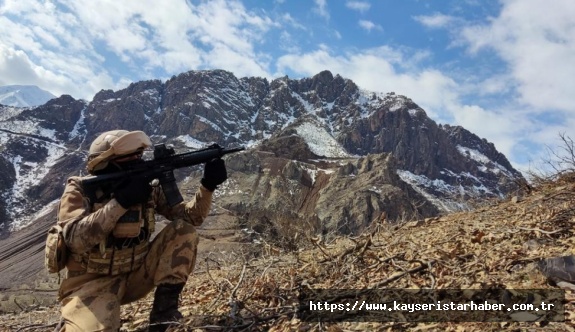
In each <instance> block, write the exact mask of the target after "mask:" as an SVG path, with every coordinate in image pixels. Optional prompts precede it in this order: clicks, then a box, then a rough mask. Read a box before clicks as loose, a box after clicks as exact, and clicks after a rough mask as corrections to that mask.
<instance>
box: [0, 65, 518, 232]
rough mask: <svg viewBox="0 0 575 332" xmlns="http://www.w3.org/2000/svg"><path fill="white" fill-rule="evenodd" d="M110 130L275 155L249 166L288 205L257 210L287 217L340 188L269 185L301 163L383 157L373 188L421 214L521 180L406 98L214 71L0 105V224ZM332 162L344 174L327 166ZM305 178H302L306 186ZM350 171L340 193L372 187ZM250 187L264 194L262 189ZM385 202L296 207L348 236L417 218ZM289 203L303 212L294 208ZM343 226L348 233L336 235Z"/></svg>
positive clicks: (333, 81) (339, 83) (22, 218)
mask: <svg viewBox="0 0 575 332" xmlns="http://www.w3.org/2000/svg"><path fill="white" fill-rule="evenodd" d="M118 128H123V129H127V130H144V131H146V132H147V133H148V134H149V135H150V136H151V137H152V139H153V140H154V141H155V142H157V143H158V142H165V143H169V144H174V145H175V146H176V147H177V148H179V149H189V148H197V147H200V146H204V145H207V144H209V143H212V142H217V143H219V144H221V145H224V146H227V145H246V146H247V147H248V148H251V150H250V151H252V152H253V151H255V150H257V151H267V152H270V153H273V156H274V158H276V159H274V160H275V161H273V162H272V161H271V160H273V158H271V157H266V158H265V159H264V160H260V159H257V158H256V161H253V163H255V165H257V166H258V169H260V171H261V169H266V167H268V168H269V167H271V166H269V165H270V163H271V164H274V163H275V164H277V165H276V166H274V167H271V168H269V169H274V172H272V173H270V174H269V175H266V176H271V177H272V178H269V179H266V180H265V181H263V182H262V183H267V186H269V187H270V188H276V187H273V186H274V185H276V186H278V187H277V188H278V189H277V190H278V193H279V192H280V191H282V190H286V191H285V192H284V193H283V195H284V196H285V197H284V196H282V195H279V194H277V195H275V196H273V197H271V198H270V197H268V196H265V197H266V200H268V201H270V205H268V206H263V208H267V209H273V208H275V207H276V206H282V204H283V203H284V201H286V199H287V201H291V202H292V203H293V204H294V205H293V208H295V210H293V209H290V211H292V212H294V211H295V212H294V213H296V214H297V213H299V212H298V211H299V209H300V208H301V205H302V204H303V205H306V206H308V207H309V206H314V208H316V209H319V207H318V206H316V205H313V204H311V205H310V204H309V203H307V201H308V200H309V197H310V196H308V194H309V193H310V192H311V191H313V190H315V193H316V194H315V195H317V197H318V201H317V202H321V200H322V199H324V198H326V197H329V195H328V193H327V191H326V190H327V189H326V188H328V187H329V188H332V189H333V190H334V192H340V191H341V190H335V189H334V188H336V187H337V186H336V184H335V183H336V182H337V181H335V178H336V177H335V176H334V175H332V174H330V175H325V174H324V175H321V176H319V177H316V178H314V179H315V180H316V181H317V180H319V179H323V178H322V177H325V179H324V180H322V181H324V182H325V186H326V187H325V188H322V189H321V190H319V189H318V188H315V189H313V190H312V188H314V186H313V185H310V184H309V183H308V182H310V181H311V180H310V179H305V177H304V178H302V179H303V180H302V179H300V180H298V181H299V184H298V185H297V186H302V187H301V188H299V187H298V188H299V189H300V190H297V191H291V192H290V191H289V190H290V188H289V186H287V187H286V186H283V187H282V186H280V185H278V183H282V181H284V180H280V179H279V178H277V179H276V178H274V177H281V179H283V177H285V174H286V173H285V172H288V173H289V172H291V173H293V172H296V170H297V169H298V167H304V166H301V165H313V166H314V167H319V166H318V165H320V166H321V165H323V166H326V165H329V167H331V168H330V169H331V170H332V171H333V172H335V174H340V172H344V171H340V169H350V168H354V167H355V168H357V169H361V167H360V165H359V163H361V162H363V161H362V160H363V159H362V158H368V159H369V158H376V157H374V156H378V155H381V156H384V155H385V156H386V157H385V158H384V159H385V160H387V159H389V160H393V162H384V161H383V160H384V159H381V160H380V159H377V158H376V159H374V160H376V162H375V164H376V165H380V166H378V167H376V168H382V169H384V168H385V169H386V171H385V172H386V174H387V175H386V176H383V175H381V179H382V180H381V181H379V180H378V181H379V182H378V185H377V186H378V188H376V189H375V190H376V191H377V190H381V189H380V188H379V187H383V186H385V185H387V184H388V183H387V182H386V181H391V182H390V183H391V185H392V186H394V188H400V189H399V190H400V191H402V192H403V193H404V194H405V195H404V196H401V195H399V196H397V197H403V198H406V199H411V198H412V197H413V195H412V193H410V194H406V192H407V191H406V190H408V189H409V190H410V191H415V192H416V193H417V194H418V195H419V197H420V198H421V197H423V198H421V199H423V200H425V201H426V202H427V203H429V204H432V205H433V206H434V208H433V209H431V208H429V209H425V210H426V211H427V212H425V213H438V212H439V211H447V210H450V209H456V208H461V207H464V206H465V205H464V204H465V201H466V200H467V199H469V198H472V197H485V196H491V197H502V196H503V195H505V194H507V193H509V192H510V191H512V190H514V188H515V186H514V183H515V182H514V181H515V179H517V178H520V177H521V174H520V173H519V172H517V171H516V170H514V169H513V168H512V167H511V165H510V163H509V162H508V161H507V159H506V158H505V157H504V156H503V155H501V154H500V153H499V152H497V151H496V150H495V148H494V146H493V144H491V143H489V142H487V141H485V140H483V139H480V138H479V137H477V136H476V135H474V134H472V133H470V132H468V131H466V130H465V129H463V128H461V127H451V126H447V125H438V124H436V123H435V122H434V121H433V120H431V119H430V118H429V117H427V115H426V114H425V111H424V110H423V109H421V108H420V107H419V106H418V105H417V104H415V103H414V102H413V101H412V100H410V99H409V98H407V97H404V96H399V95H395V94H394V93H388V94H380V93H374V92H368V91H363V90H361V89H360V88H359V87H357V85H356V84H355V83H354V82H352V81H351V80H348V79H345V78H343V77H341V76H340V75H333V74H332V73H331V72H329V71H323V72H321V73H319V74H317V75H315V76H313V77H309V78H303V79H298V80H294V79H289V78H288V77H282V78H278V79H275V80H273V81H271V82H268V81H267V80H266V79H263V78H257V77H249V78H236V77H235V76H234V75H233V74H232V73H230V72H226V71H223V70H208V71H191V72H187V73H182V74H180V75H177V76H174V77H172V78H171V79H169V80H167V81H166V82H162V81H160V80H150V81H142V82H135V83H132V84H130V85H129V86H128V87H127V88H126V89H122V90H119V91H111V90H103V91H100V92H99V93H98V94H96V96H94V99H93V100H92V101H91V102H89V103H88V102H85V101H81V100H74V99H73V98H72V97H70V96H66V95H64V96H61V97H60V98H56V99H53V100H51V101H50V102H48V103H46V104H45V105H42V106H40V107H36V108H27V109H19V108H7V107H2V108H1V109H0V137H1V138H2V141H1V142H0V149H1V150H2V158H1V160H0V168H1V169H0V171H1V172H0V173H1V174H3V175H2V176H1V177H0V181H2V183H5V184H6V186H4V187H2V188H0V195H1V196H2V198H4V199H3V201H4V203H2V204H4V205H3V206H0V207H1V208H2V209H0V215H1V214H3V215H5V216H7V218H4V219H3V220H4V223H5V224H8V223H13V222H14V221H16V223H19V222H26V220H28V221H29V220H30V216H31V215H33V214H34V213H36V212H37V211H38V209H39V208H40V207H41V206H44V205H45V204H47V203H49V202H52V201H54V200H56V199H57V198H58V197H59V195H60V191H61V187H62V185H63V180H58V178H59V177H66V176H69V175H70V174H80V173H81V172H82V170H83V168H84V164H83V163H84V161H83V159H84V158H85V150H86V149H87V148H88V146H89V144H90V142H91V141H92V140H93V139H94V138H95V137H96V136H97V135H98V134H99V133H101V132H103V131H106V130H111V129H118ZM254 149H255V150H254ZM254 153H255V152H254ZM370 155H373V156H371V157H370ZM382 158H383V157H382ZM386 158H387V159H386ZM295 161H297V162H295ZM340 162H341V163H343V164H344V165H347V166H341V167H339V166H335V165H336V164H338V163H340ZM322 163H323V164H322ZM275 164H274V165H275ZM348 164H349V165H348ZM279 165H282V166H281V167H288V165H291V166H289V167H288V169H287V170H285V172H284V171H279V170H280V168H278V167H280V166H279ZM350 165H351V166H350ZM323 166H321V167H323ZM305 167H311V166H305ZM321 167H320V168H321ZM281 169H283V168H281ZM381 171H382V172H383V170H381ZM302 172H303V171H302ZM314 172H316V173H318V172H319V173H321V171H319V170H314V171H312V173H314ZM296 173H297V172H296ZM312 173H310V172H307V171H306V172H303V173H302V174H308V175H307V177H309V178H312V176H311V174H312ZM319 173H318V174H319ZM324 173H325V172H324ZM368 173H369V172H368ZM391 173H394V174H395V176H393V177H392V176H391V175H390V174H391ZM258 174H259V173H258ZM314 174H315V173H314ZM358 174H359V173H358ZM358 174H355V176H348V177H347V178H345V177H342V178H341V179H340V180H338V181H341V182H342V184H340V185H339V186H340V187H341V188H353V190H355V191H358V190H360V188H361V187H362V185H368V182H369V181H371V180H373V179H372V178H370V177H369V176H367V175H366V178H367V179H369V180H365V181H366V182H365V183H363V184H362V185H359V183H362V182H361V181H360V179H361V176H358ZM362 174H363V173H362ZM366 174H367V173H366ZM250 176H256V174H252V175H250ZM257 176H258V177H259V176H260V175H257ZM184 177H185V176H180V177H179V178H184ZM288 178H289V177H288ZM327 179H329V181H328V180H327ZM383 179H384V180H383ZM261 180H262V179H261V178H259V181H261ZM291 180H293V181H295V179H291ZM394 181H395V182H394ZM294 183H295V182H294ZM310 183H312V184H313V183H314V181H311V182H310ZM256 187H257V186H256ZM304 187H305V188H307V189H305V190H304ZM256 189H257V190H256ZM292 189H293V188H292ZM254 190H256V191H257V192H261V193H262V194H265V193H266V191H264V190H263V189H262V188H259V189H258V188H255V189H254ZM348 190H350V191H351V189H348ZM454 197H455V198H454ZM238 199H239V198H238ZM274 199H277V200H279V201H278V202H273V200H274ZM334 199H335V198H334ZM385 199H388V200H389V202H391V201H393V200H391V199H390V198H389V197H387V196H386V197H385V198H382V197H379V198H376V199H375V198H373V195H367V194H357V195H355V196H354V197H349V198H348V201H351V202H354V203H353V204H351V205H353V206H360V207H361V208H359V207H358V209H359V210H358V211H352V210H350V208H349V207H346V208H343V207H342V208H340V209H338V210H337V211H338V212H331V213H332V214H331V215H328V214H325V215H324V214H322V213H319V212H320V211H314V210H313V209H311V208H310V209H307V210H305V211H306V215H307V214H309V215H310V216H313V218H316V217H317V218H319V223H320V224H329V225H332V226H333V227H339V228H340V229H342V230H343V229H346V230H347V231H354V230H355V229H357V227H359V226H358V225H361V226H362V227H363V226H365V224H366V223H367V221H366V220H368V219H373V218H372V217H373V215H374V213H378V212H380V211H381V210H382V209H384V206H387V207H385V209H389V208H390V207H391V206H393V207H395V208H396V209H397V213H395V212H392V213H390V215H395V214H397V215H400V214H401V213H402V212H401V211H403V212H404V213H412V212H414V211H411V210H409V206H408V205H409V204H399V202H398V201H393V202H394V203H393V204H391V203H390V204H387V203H386V204H387V205H386V204H383V203H382V201H383V200H385ZM304 201H305V202H306V203H305V204H304V203H302V202H304ZM376 201H377V202H376ZM296 202H297V203H298V204H299V205H300V206H299V207H297V208H296V205H297V204H295V203H296ZM364 202H371V203H365V204H364ZM389 202H388V203H389ZM427 203H426V204H427ZM274 204H275V205H274ZM318 204H319V203H318ZM236 205H238V206H239V203H238V204H236ZM255 206H256V205H254V207H255ZM257 208H258V209H260V207H259V205H258V207H257ZM404 209H407V210H404ZM418 213H423V212H422V211H419V212H418ZM336 215H337V216H339V217H337V216H336ZM360 215H361V216H360ZM310 218H311V217H310ZM338 218H339V219H338ZM350 218H353V219H355V221H354V223H355V224H357V225H355V226H353V227H349V228H348V229H347V228H345V227H343V228H342V227H340V226H341V225H342V223H345V221H344V220H346V219H350ZM336 219H338V220H336ZM363 219H365V220H363ZM357 220H362V221H357ZM332 226H330V227H332Z"/></svg>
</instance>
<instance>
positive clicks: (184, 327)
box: [4, 177, 575, 331]
mask: <svg viewBox="0 0 575 332" xmlns="http://www.w3.org/2000/svg"><path fill="white" fill-rule="evenodd" d="M574 223H575V181H574V180H573V177H563V178H559V179H557V180H555V181H553V182H547V183H545V184H542V185H540V186H539V187H537V188H532V190H531V192H530V194H528V195H526V196H523V197H517V198H515V199H513V200H508V201H505V202H499V203H492V205H490V206H483V207H480V208H478V209H476V210H473V211H469V212H460V213H454V214H450V215H446V216H442V217H436V218H428V219H425V220H414V221H409V222H408V221H406V222H402V223H399V224H395V225H390V224H388V223H386V222H385V220H377V221H375V222H374V224H373V225H372V227H371V228H370V230H369V231H367V232H365V233H364V234H363V235H361V236H358V237H337V238H335V239H334V240H331V241H326V240H325V239H324V238H322V237H303V239H304V240H302V241H307V242H308V244H307V246H308V247H309V248H307V249H302V250H292V251H284V249H283V248H281V247H277V246H274V245H273V244H270V243H267V244H262V245H261V247H260V249H259V250H261V255H259V256H258V257H256V258H254V257H253V255H245V254H243V253H241V252H238V253H235V254H231V255H229V256H227V257H226V258H222V257H220V258H217V259H216V258H212V257H211V256H208V257H206V258H205V259H204V260H203V261H201V262H198V266H197V268H196V272H195V274H194V276H193V277H192V278H191V279H190V280H189V282H188V284H187V285H186V288H185V290H184V294H183V296H182V299H181V310H182V313H183V314H184V317H185V319H184V321H183V322H181V323H180V324H181V325H180V326H179V327H178V328H176V329H175V330H176V331H365V330H370V331H391V330H412V331H419V330H428V331H500V330H509V331H517V330H530V331H537V330H554V331H572V330H575V320H574V319H575V314H574V312H573V301H574V300H575V294H574V293H573V292H572V291H571V290H567V295H566V296H567V306H566V308H567V310H566V321H565V322H561V323H548V322H537V323H517V322H515V323H512V322H500V323H474V322H470V323H449V322H448V323H416V322H381V323H379V322H345V323H319V322H316V323H310V322H303V321H301V320H299V319H297V317H296V310H297V306H298V298H297V295H298V290H299V289H300V287H302V286H303V287H310V288H313V289H316V288H330V289H350V288H352V289H361V288H432V289H469V288H481V289H488V288H508V289H555V288H556V286H554V285H551V284H550V283H549V282H548V281H547V280H546V279H545V278H544V277H543V276H542V275H541V273H540V272H539V271H538V270H537V268H536V264H535V263H536V262H537V261H538V260H540V259H541V258H545V257H555V256H562V255H570V254H572V253H573V248H574V247H575V237H574V236H573V235H574V234H573V232H574V231H573V230H574V228H573V226H574ZM151 301H152V299H151V296H149V297H148V298H146V299H144V300H141V301H138V302H136V303H133V304H130V305H127V306H124V307H123V309H122V317H123V327H122V331H145V330H146V327H147V318H148V314H149V310H150V306H151ZM35 309H36V310H43V311H42V312H38V311H30V312H23V313H20V314H18V315H11V316H5V317H4V318H6V320H4V321H5V322H6V323H4V324H8V325H7V326H9V330H10V331H17V330H19V329H20V330H21V331H50V330H52V327H51V326H52V325H51V324H53V323H54V319H55V318H54V317H56V316H55V315H57V313H56V310H57V308H56V307H50V308H35ZM38 324H40V325H38Z"/></svg>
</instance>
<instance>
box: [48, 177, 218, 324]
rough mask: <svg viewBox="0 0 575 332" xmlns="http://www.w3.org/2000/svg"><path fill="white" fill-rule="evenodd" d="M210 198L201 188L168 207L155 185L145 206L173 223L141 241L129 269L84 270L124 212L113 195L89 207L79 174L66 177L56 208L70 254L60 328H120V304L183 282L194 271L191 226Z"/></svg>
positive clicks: (198, 222)
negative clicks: (141, 253) (140, 250)
mask: <svg viewBox="0 0 575 332" xmlns="http://www.w3.org/2000/svg"><path fill="white" fill-rule="evenodd" d="M211 200H212V193H211V192H210V191H208V190H207V189H205V188H204V187H203V186H202V187H200V189H199V190H198V192H197V193H196V195H195V198H194V199H192V200H191V201H190V202H188V203H180V204H178V205H176V206H174V207H172V208H169V207H168V205H167V204H166V202H165V198H164V195H163V193H162V191H161V189H160V188H159V187H155V188H154V189H153V193H152V195H151V198H150V200H149V201H148V203H147V204H146V210H149V209H151V208H153V209H154V210H155V211H156V212H158V213H159V214H161V215H163V216H164V217H166V218H167V219H169V220H173V221H172V222H171V223H169V224H168V225H167V226H166V227H165V228H164V229H163V230H162V231H161V232H159V233H158V235H157V236H156V237H155V238H154V240H153V241H152V242H151V243H149V245H144V246H146V247H147V248H146V250H145V254H144V256H143V259H141V261H140V262H138V261H136V262H134V263H135V265H136V266H133V270H132V271H130V272H125V273H118V274H116V275H110V274H109V273H107V274H104V273H106V272H108V271H100V272H104V273H103V274H99V273H88V272H87V265H88V264H89V262H88V260H89V258H90V256H91V255H92V256H96V257H97V256H98V255H100V249H99V248H98V244H99V243H101V242H102V241H105V240H106V239H107V238H108V236H109V234H110V233H111V232H112V230H113V229H114V227H115V225H116V221H117V220H118V219H119V218H120V217H121V216H122V215H123V214H125V213H126V211H127V210H126V209H124V208H123V207H122V206H121V205H119V204H118V202H116V200H115V199H111V200H108V201H107V202H106V203H105V204H104V205H103V206H102V207H101V208H100V209H98V210H97V211H92V207H91V206H90V204H89V202H88V201H87V199H86V198H85V197H84V194H83V191H82V188H81V186H80V184H79V178H74V177H73V178H70V179H69V180H68V183H67V185H66V189H65V191H64V194H63V196H62V200H61V203H60V209H59V212H58V223H59V224H60V225H61V226H62V227H63V229H64V236H65V239H66V244H67V245H68V248H69V250H70V252H71V255H70V256H71V257H70V258H69V259H68V263H67V265H66V266H67V268H68V275H67V278H66V279H65V280H64V281H63V282H62V284H61V286H60V292H59V297H60V301H61V303H62V318H63V319H64V322H65V330H63V331H67V332H69V331H116V330H118V329H119V327H120V305H121V304H125V303H129V302H132V301H135V300H138V299H140V298H142V297H144V296H146V295H147V294H148V293H149V292H150V291H151V290H152V289H153V288H154V287H155V286H156V285H158V284H161V283H167V284H177V283H185V282H186V280H187V278H188V276H189V275H190V274H191V273H192V271H193V268H194V263H195V257H196V249H197V245H198V235H197V233H196V230H195V228H194V226H199V225H201V224H202V222H203V221H204V219H205V218H206V216H207V215H208V212H209V210H210V206H211ZM147 217H151V216H150V215H148V216H147ZM146 237H148V238H145V239H144V241H145V243H148V240H149V234H147V236H146ZM107 250H109V248H108V249H107ZM124 250H125V249H124ZM128 250H133V249H128ZM101 265H104V264H101ZM91 272H92V271H91Z"/></svg>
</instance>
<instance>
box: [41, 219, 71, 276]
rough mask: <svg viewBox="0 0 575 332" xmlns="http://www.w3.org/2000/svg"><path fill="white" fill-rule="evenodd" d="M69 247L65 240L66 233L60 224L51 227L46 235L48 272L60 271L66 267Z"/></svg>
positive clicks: (45, 262)
mask: <svg viewBox="0 0 575 332" xmlns="http://www.w3.org/2000/svg"><path fill="white" fill-rule="evenodd" d="M67 260H68V248H67V247H66V242H64V233H63V230H62V227H60V225H54V226H52V227H50V230H49V231H48V236H47V237H46V248H45V259H44V264H45V265H46V269H47V270H48V273H58V272H60V271H61V270H62V269H64V267H66V261H67Z"/></svg>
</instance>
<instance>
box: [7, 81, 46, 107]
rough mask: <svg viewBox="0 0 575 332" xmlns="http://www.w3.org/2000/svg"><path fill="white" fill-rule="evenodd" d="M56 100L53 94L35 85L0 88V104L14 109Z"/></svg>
mask: <svg viewBox="0 0 575 332" xmlns="http://www.w3.org/2000/svg"><path fill="white" fill-rule="evenodd" d="M53 98H56V96H54V95H53V94H52V93H50V92H48V91H46V90H42V89H40V88H39V87H37V86H35V85H6V86H0V104H3V105H8V106H14V107H33V106H40V105H43V104H45V103H46V102H47V101H48V100H50V99H53Z"/></svg>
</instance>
